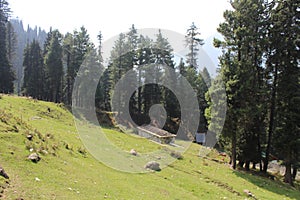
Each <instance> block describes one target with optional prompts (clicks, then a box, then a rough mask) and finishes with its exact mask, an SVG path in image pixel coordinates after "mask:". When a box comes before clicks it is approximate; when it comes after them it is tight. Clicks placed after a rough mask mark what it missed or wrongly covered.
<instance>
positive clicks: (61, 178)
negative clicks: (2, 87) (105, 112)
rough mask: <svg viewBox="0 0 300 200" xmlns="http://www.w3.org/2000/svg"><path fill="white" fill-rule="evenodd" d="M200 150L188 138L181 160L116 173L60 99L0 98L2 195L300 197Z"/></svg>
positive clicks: (144, 145) (124, 139)
mask: <svg viewBox="0 0 300 200" xmlns="http://www.w3.org/2000/svg"><path fill="white" fill-rule="evenodd" d="M104 132H105V133H106V136H107V137H108V138H109V139H110V140H111V141H112V142H114V143H115V144H116V145H117V146H119V147H121V148H123V149H125V150H128V151H129V150H130V149H131V148H133V147H134V148H135V149H136V150H137V151H138V152H147V151H149V150H151V149H158V148H161V146H160V145H158V144H155V143H153V142H150V141H148V140H146V139H142V138H137V137H132V136H129V135H127V134H124V133H120V132H118V131H116V130H113V129H104ZM31 136H32V139H31V140H30V138H31ZM200 148H201V147H200V146H199V145H196V144H192V145H191V147H190V148H189V150H188V151H187V152H186V153H184V155H183V159H181V160H177V161H176V162H174V163H172V164H171V165H170V166H169V167H167V168H164V169H163V170H162V171H160V172H153V173H145V174H141V173H140V174H132V173H126V172H120V171H116V170H114V169H112V168H109V167H107V166H105V165H104V164H102V163H100V162H99V161H97V160H96V159H94V158H93V157H92V156H91V155H90V154H89V153H88V152H87V150H86V148H85V147H84V145H83V144H82V142H81V140H80V139H79V136H78V133H77V131H76V128H75V126H74V121H73V117H72V114H71V113H70V112H69V111H68V110H66V109H65V108H64V107H63V106H62V105H60V104H53V103H48V102H42V101H35V100H33V99H30V98H20V97H14V96H1V98H0V165H1V166H2V167H3V168H4V169H5V171H6V172H7V174H8V175H9V176H10V178H9V179H8V180H6V179H5V178H4V177H0V196H1V197H0V199H18V198H19V199H25V200H28V199H137V200H139V199H188V200H189V199H195V200H196V199H197V200H198V199H246V198H248V199H300V192H299V191H298V190H296V189H294V188H291V187H289V186H287V185H285V184H283V183H281V182H280V181H272V180H269V179H268V178H263V177H258V176H254V175H251V174H249V173H244V172H239V171H232V170H231V169H229V167H228V166H227V164H224V163H222V157H220V156H219V155H218V154H217V153H216V152H215V151H212V152H211V153H210V154H209V156H208V157H207V158H200V157H198V153H199V150H200ZM34 152H36V153H38V154H39V155H40V157H41V160H40V161H39V162H37V163H34V162H31V161H30V160H28V159H27V157H28V155H30V154H31V153H34ZM218 160H220V162H216V161H218ZM244 190H249V191H251V193H252V194H253V195H254V196H255V197H249V196H247V195H246V194H245V193H244Z"/></svg>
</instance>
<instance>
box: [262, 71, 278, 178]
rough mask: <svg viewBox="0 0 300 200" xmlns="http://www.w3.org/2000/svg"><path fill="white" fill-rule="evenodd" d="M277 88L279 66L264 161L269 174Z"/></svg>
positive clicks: (272, 99) (274, 85)
mask: <svg viewBox="0 0 300 200" xmlns="http://www.w3.org/2000/svg"><path fill="white" fill-rule="evenodd" d="M276 88H277V66H275V72H274V82H273V88H272V96H271V105H270V116H269V118H270V121H269V130H268V141H267V149H266V157H265V160H264V168H263V172H264V173H267V170H268V165H269V157H270V149H271V143H272V136H273V130H274V120H275V119H274V116H275V103H276Z"/></svg>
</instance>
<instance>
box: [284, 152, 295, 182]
mask: <svg viewBox="0 0 300 200" xmlns="http://www.w3.org/2000/svg"><path fill="white" fill-rule="evenodd" d="M290 154H291V153H290V151H288V155H287V156H286V159H285V162H284V163H285V174H284V182H285V183H288V184H290V185H291V186H294V184H293V178H292V163H291V155H290Z"/></svg>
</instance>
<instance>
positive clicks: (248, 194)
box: [244, 190, 254, 197]
mask: <svg viewBox="0 0 300 200" xmlns="http://www.w3.org/2000/svg"><path fill="white" fill-rule="evenodd" d="M244 193H245V194H246V195H247V196H249V197H254V195H253V194H252V193H251V192H250V190H244Z"/></svg>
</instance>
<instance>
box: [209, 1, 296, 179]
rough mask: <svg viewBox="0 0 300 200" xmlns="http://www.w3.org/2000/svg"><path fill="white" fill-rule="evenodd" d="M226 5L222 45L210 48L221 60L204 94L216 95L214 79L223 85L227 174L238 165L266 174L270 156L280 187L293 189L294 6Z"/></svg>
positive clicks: (283, 3)
mask: <svg viewBox="0 0 300 200" xmlns="http://www.w3.org/2000/svg"><path fill="white" fill-rule="evenodd" d="M231 5H232V10H227V11H225V12H224V18H225V22H224V23H222V24H220V26H219V28H218V31H219V32H220V33H221V34H222V35H223V37H224V40H223V41H220V40H215V46H216V47H218V48H222V50H223V54H222V55H221V57H220V66H221V67H220V73H219V77H217V78H216V81H215V83H214V84H215V85H214V86H213V87H211V89H210V93H211V94H213V93H214V92H217V88H218V87H217V84H220V81H217V80H219V79H220V80H223V82H224V83H225V87H226V95H227V106H228V110H227V115H226V121H225V125H224V128H223V131H222V134H221V135H219V138H220V141H221V143H222V144H223V146H224V147H225V148H226V149H227V150H228V152H229V153H230V155H231V165H232V167H233V168H236V163H237V161H238V164H239V165H240V167H245V168H246V169H247V170H249V168H250V162H252V163H253V167H255V166H256V164H257V163H259V164H260V170H261V171H264V172H266V171H267V167H268V163H269V159H270V154H272V155H273V156H276V157H277V158H278V159H280V160H283V164H284V165H285V166H286V172H285V178H284V181H285V182H287V183H290V184H293V178H295V175H296V173H297V168H298V166H299V146H300V128H299V121H300V120H299V117H300V115H299V107H300V106H299V105H300V93H299V92H300V87H299V81H300V79H299V77H300V76H299V75H300V74H299V35H300V30H299V5H300V2H299V1H297V0H296V1H295V0H282V1H281V0H280V1H271V2H270V1H264V0H251V1H250V0H234V1H231ZM208 99H209V97H208ZM210 114H212V113H207V116H208V117H209V115H210ZM210 125H211V126H214V125H213V124H210ZM292 167H293V173H294V177H293V176H292V169H291V168H292Z"/></svg>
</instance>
